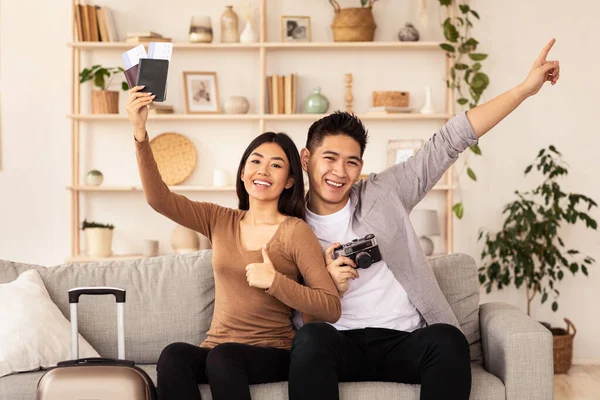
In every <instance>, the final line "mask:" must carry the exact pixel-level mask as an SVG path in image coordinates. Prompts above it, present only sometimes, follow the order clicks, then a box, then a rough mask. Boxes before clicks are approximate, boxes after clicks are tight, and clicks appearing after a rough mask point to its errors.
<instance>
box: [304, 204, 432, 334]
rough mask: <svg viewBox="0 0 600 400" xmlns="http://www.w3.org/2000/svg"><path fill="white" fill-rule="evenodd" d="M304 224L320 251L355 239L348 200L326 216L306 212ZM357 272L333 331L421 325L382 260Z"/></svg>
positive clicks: (400, 328) (413, 328) (404, 327)
mask: <svg viewBox="0 0 600 400" xmlns="http://www.w3.org/2000/svg"><path fill="white" fill-rule="evenodd" d="M306 222H307V223H308V224H309V225H310V226H311V228H312V229H313V231H314V232H315V234H316V235H317V238H318V239H319V243H321V247H322V248H323V251H324V250H325V249H326V248H327V247H329V246H331V244H333V243H336V242H339V243H342V244H343V243H348V242H350V241H351V240H353V239H356V238H358V236H357V235H356V234H355V233H354V232H353V231H352V213H351V204H350V200H348V203H347V204H346V206H345V207H344V208H343V209H341V210H340V211H338V212H336V213H333V214H330V215H317V214H315V213H313V212H311V211H310V210H308V208H307V209H306ZM357 271H358V273H359V275H360V277H359V278H357V279H354V280H351V281H350V286H349V288H348V291H347V292H346V293H344V295H343V297H342V299H341V301H342V316H341V318H340V319H339V320H338V321H337V322H336V323H334V324H332V325H333V326H334V327H335V328H336V329H338V330H348V329H362V328H367V327H369V328H388V329H396V330H399V331H405V332H412V331H414V330H415V329H418V328H421V327H423V326H424V325H425V323H424V321H423V318H422V317H421V314H419V312H418V311H417V309H416V307H415V306H414V304H412V303H411V301H410V300H409V299H408V295H407V294H406V291H405V290H404V288H402V285H400V282H398V281H397V280H396V278H395V277H394V275H393V274H392V271H390V269H389V267H388V265H387V264H386V262H385V260H382V261H380V262H377V263H374V264H373V265H371V266H370V267H369V268H366V269H363V268H359V269H357ZM300 320H301V319H300ZM295 322H296V325H298V322H299V318H295Z"/></svg>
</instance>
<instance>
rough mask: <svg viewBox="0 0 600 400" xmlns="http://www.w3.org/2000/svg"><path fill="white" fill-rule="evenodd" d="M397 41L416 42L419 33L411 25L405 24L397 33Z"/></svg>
mask: <svg viewBox="0 0 600 400" xmlns="http://www.w3.org/2000/svg"><path fill="white" fill-rule="evenodd" d="M398 40H400V41H401V42H416V41H418V40H419V31H418V30H417V29H416V28H415V27H414V26H413V24H411V23H410V22H407V23H406V24H405V25H404V28H401V29H400V31H399V32H398Z"/></svg>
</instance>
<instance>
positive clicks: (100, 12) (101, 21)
mask: <svg viewBox="0 0 600 400" xmlns="http://www.w3.org/2000/svg"><path fill="white" fill-rule="evenodd" d="M96 17H97V19H98V30H99V31H100V41H101V42H109V41H110V40H108V31H107V30H106V18H105V16H104V9H103V8H102V7H99V6H96Z"/></svg>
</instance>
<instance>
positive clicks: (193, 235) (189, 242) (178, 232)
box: [171, 225, 200, 254]
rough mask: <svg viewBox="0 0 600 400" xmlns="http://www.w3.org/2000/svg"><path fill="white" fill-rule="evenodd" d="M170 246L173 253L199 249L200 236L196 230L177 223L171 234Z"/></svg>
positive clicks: (190, 251) (191, 251)
mask: <svg viewBox="0 0 600 400" xmlns="http://www.w3.org/2000/svg"><path fill="white" fill-rule="evenodd" d="M171 246H172V247H173V251H174V252H175V254H187V253H193V252H196V251H198V250H200V237H199V236H198V233H197V232H196V231H193V230H191V229H189V228H186V227H185V226H181V225H177V226H176V227H175V229H174V230H173V234H172V235H171Z"/></svg>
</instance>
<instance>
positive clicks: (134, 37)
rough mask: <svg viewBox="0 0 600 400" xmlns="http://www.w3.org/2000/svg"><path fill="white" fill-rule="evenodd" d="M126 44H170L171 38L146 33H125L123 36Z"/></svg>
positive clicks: (149, 32) (150, 32)
mask: <svg viewBox="0 0 600 400" xmlns="http://www.w3.org/2000/svg"><path fill="white" fill-rule="evenodd" d="M125 42H126V43H150V42H172V39H171V38H167V37H164V36H163V35H161V34H160V33H156V32H152V31H148V32H127V34H126V35H125Z"/></svg>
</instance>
